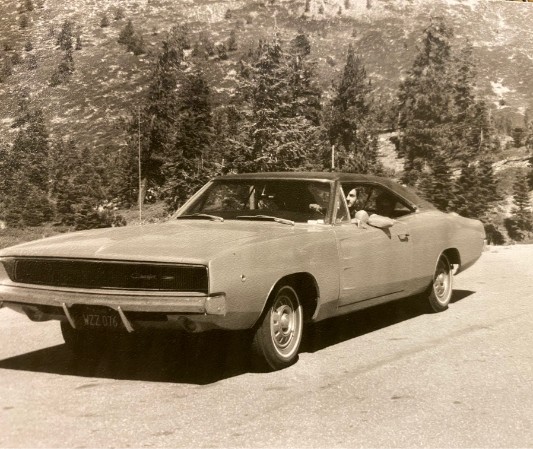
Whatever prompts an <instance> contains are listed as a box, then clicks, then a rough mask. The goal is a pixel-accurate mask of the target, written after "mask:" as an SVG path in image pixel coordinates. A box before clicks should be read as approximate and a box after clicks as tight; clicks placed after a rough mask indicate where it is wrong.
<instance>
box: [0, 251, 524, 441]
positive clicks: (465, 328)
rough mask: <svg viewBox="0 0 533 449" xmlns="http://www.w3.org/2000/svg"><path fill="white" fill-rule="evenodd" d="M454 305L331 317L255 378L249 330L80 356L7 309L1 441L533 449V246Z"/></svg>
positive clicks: (467, 278)
mask: <svg viewBox="0 0 533 449" xmlns="http://www.w3.org/2000/svg"><path fill="white" fill-rule="evenodd" d="M455 288H456V291H455V293H454V297H453V304H451V306H450V308H449V310H447V311H446V312H444V313H440V314H426V313H424V311H423V309H421V308H420V307H419V306H418V303H417V302H416V299H414V298H410V299H408V300H406V301H402V302H398V303H395V304H390V305H386V306H380V307H377V308H374V309H369V310H366V311H361V312H358V313H355V314H352V315H350V316H348V317H342V318H339V319H334V320H329V321H327V322H325V323H321V324H319V325H316V326H314V327H313V328H311V329H310V330H309V331H308V332H307V333H306V335H305V339H304V342H303V349H302V354H301V355H300V360H299V361H298V363H297V364H296V365H294V366H292V367H290V368H288V369H286V370H283V371H280V372H275V373H268V374H265V373H257V372H253V371H252V370H251V368H250V366H249V363H248V362H247V360H248V358H247V353H246V350H245V349H246V345H245V342H243V340H244V337H243V335H241V334H238V335H237V336H224V335H215V336H212V337H211V338H208V339H202V340H195V339H189V340H185V341H182V342H181V343H178V342H170V343H167V344H165V343H164V342H163V341H161V340H158V339H154V340H151V341H150V342H148V343H146V345H145V346H144V347H142V348H134V349H130V350H127V348H126V349H125V350H124V351H119V352H113V351H110V352H106V353H104V354H102V355H101V356H94V357H86V358H83V359H76V358H75V357H74V356H72V355H71V354H70V353H69V351H68V350H67V349H66V347H65V346H64V345H63V343H62V338H61V335H60V332H59V327H58V324H57V323H56V322H46V323H32V322H30V321H29V320H28V319H27V318H25V317H24V316H22V315H18V314H16V313H14V312H12V311H10V310H6V309H2V310H0V336H1V345H0V380H1V382H0V446H1V447H80V448H81V447H291V448H293V447H533V326H532V323H533V246H526V245H524V246H513V247H496V248H490V249H489V250H488V251H487V252H485V253H484V254H483V256H482V258H481V260H480V261H479V262H478V263H477V264H476V265H474V266H473V267H472V268H471V269H469V270H467V271H466V272H465V273H463V274H461V275H459V276H457V278H456V282H455Z"/></svg>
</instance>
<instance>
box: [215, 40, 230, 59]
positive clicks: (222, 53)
mask: <svg viewBox="0 0 533 449" xmlns="http://www.w3.org/2000/svg"><path fill="white" fill-rule="evenodd" d="M216 49H217V53H218V59H220V60H222V61H225V60H226V59H228V49H227V48H226V44H225V43H224V42H219V43H218V44H217V46H216Z"/></svg>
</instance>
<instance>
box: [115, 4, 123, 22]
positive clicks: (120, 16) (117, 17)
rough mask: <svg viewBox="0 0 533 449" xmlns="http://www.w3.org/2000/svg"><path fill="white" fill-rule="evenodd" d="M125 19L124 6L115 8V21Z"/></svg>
mask: <svg viewBox="0 0 533 449" xmlns="http://www.w3.org/2000/svg"><path fill="white" fill-rule="evenodd" d="M124 17H125V16H124V8H122V6H117V7H116V8H115V12H114V14H113V19H114V20H115V21H117V20H122V19H123V18H124Z"/></svg>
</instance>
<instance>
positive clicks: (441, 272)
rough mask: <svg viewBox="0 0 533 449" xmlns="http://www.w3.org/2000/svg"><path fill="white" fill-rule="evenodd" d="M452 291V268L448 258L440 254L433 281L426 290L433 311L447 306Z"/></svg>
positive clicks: (441, 309)
mask: <svg viewBox="0 0 533 449" xmlns="http://www.w3.org/2000/svg"><path fill="white" fill-rule="evenodd" d="M452 291H453V270H452V266H451V264H450V261H449V260H448V258H447V257H446V256H445V255H444V254H442V255H441V256H440V258H439V261H438V262H437V267H436V268H435V274H434V275H433V283H432V285H431V287H430V288H429V291H428V301H429V306H430V307H431V309H432V310H433V311H434V312H442V311H443V310H446V309H447V308H448V304H449V303H450V299H451V298H452Z"/></svg>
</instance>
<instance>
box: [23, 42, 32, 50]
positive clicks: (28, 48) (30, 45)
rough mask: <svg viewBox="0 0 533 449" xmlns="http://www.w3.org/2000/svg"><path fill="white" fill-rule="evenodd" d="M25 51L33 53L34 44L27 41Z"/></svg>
mask: <svg viewBox="0 0 533 449" xmlns="http://www.w3.org/2000/svg"><path fill="white" fill-rule="evenodd" d="M24 50H25V51H32V50H33V44H32V43H31V41H26V43H25V44H24Z"/></svg>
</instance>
